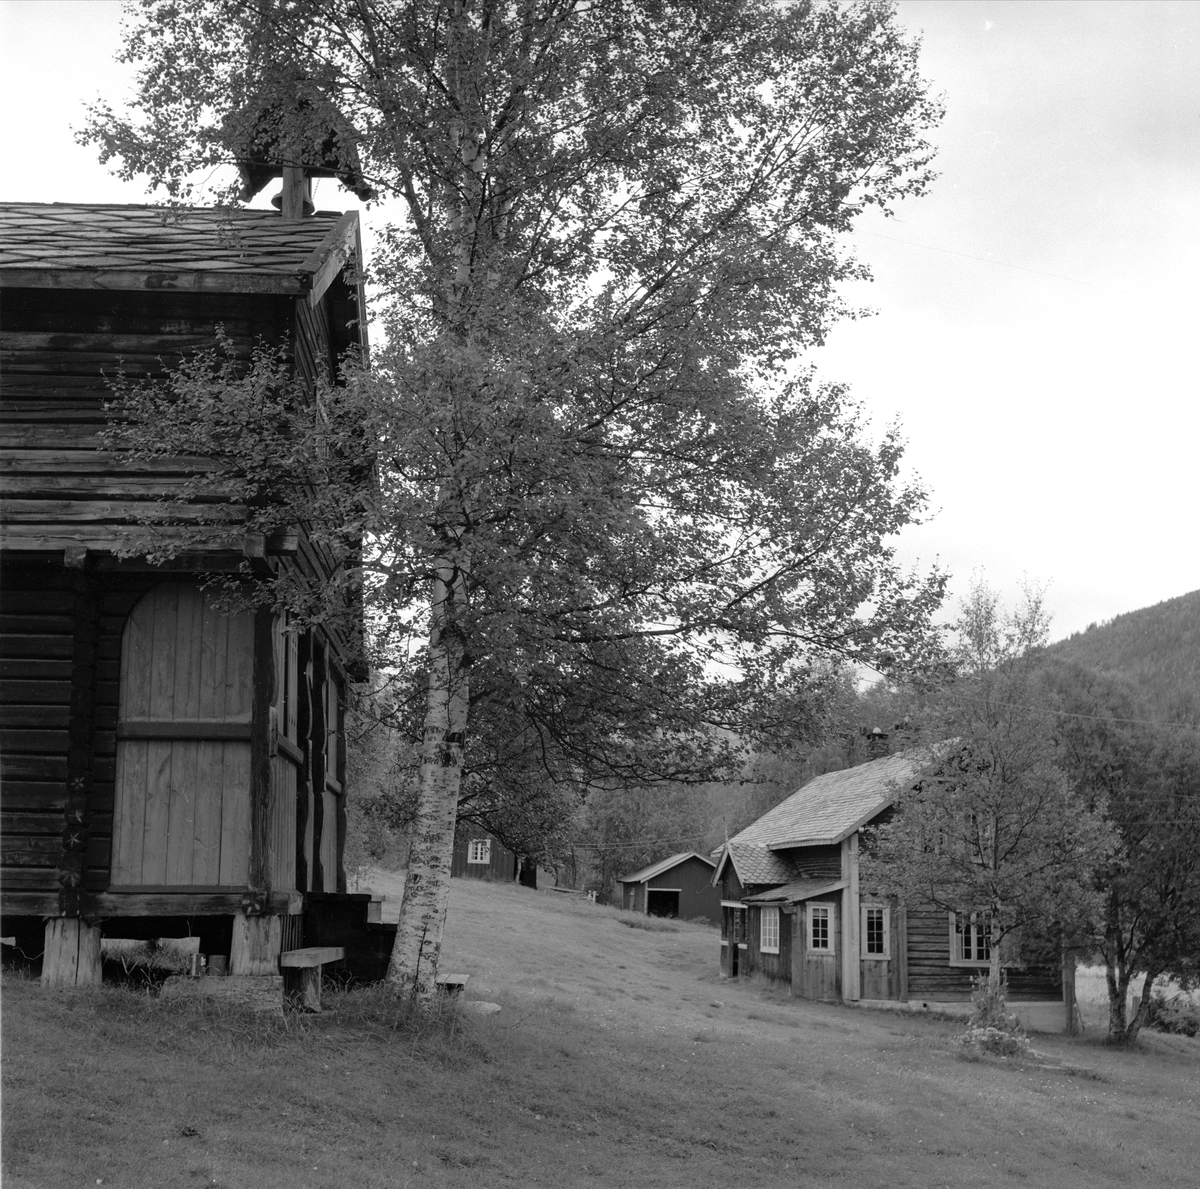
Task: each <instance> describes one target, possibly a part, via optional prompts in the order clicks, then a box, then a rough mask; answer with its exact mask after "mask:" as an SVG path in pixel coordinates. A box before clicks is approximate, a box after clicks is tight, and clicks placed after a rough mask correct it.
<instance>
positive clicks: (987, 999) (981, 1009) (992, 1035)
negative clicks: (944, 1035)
mask: <svg viewBox="0 0 1200 1189" xmlns="http://www.w3.org/2000/svg"><path fill="white" fill-rule="evenodd" d="M1007 992H1008V983H1007V980H1006V979H1005V978H1004V976H1003V974H1002V975H1001V976H1000V982H999V984H998V985H997V986H995V987H993V986H992V985H991V982H990V981H989V979H988V976H987V975H986V974H982V975H980V976H979V978H977V979H976V980H975V989H974V990H973V991H972V992H971V1019H970V1022H969V1023H968V1025H967V1030H966V1032H964V1033H963V1034H962V1036H960V1037H959V1038H958V1040H959V1043H960V1044H962V1045H966V1046H968V1047H970V1048H972V1049H975V1050H976V1051H977V1052H981V1053H990V1054H991V1055H992V1056H995V1057H1020V1056H1022V1055H1023V1054H1025V1053H1027V1052H1028V1051H1029V1040H1028V1038H1027V1037H1026V1036H1025V1030H1024V1029H1023V1028H1022V1027H1021V1022H1020V1021H1019V1020H1018V1019H1017V1017H1016V1016H1014V1015H1013V1014H1012V1013H1011V1012H1009V1010H1008V1003H1007V1001H1006V996H1007Z"/></svg>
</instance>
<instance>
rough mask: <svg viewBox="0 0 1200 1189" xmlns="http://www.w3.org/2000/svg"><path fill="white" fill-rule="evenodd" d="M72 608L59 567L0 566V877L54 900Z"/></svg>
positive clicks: (13, 887)
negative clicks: (1, 795)
mask: <svg viewBox="0 0 1200 1189" xmlns="http://www.w3.org/2000/svg"><path fill="white" fill-rule="evenodd" d="M75 610H76V597H75V592H74V591H73V590H72V588H71V581H70V577H69V575H68V573H67V571H66V570H64V569H61V568H59V569H57V570H54V571H51V570H49V569H48V568H47V567H36V566H20V565H13V564H5V565H4V566H3V568H2V569H0V788H2V791H3V802H2V817H0V825H2V833H0V856H2V868H0V872H2V878H3V887H4V890H5V891H6V892H13V891H23V892H34V891H41V892H44V893H47V894H48V895H51V896H55V897H56V896H57V891H58V886H59V885H58V879H57V875H56V872H57V868H58V863H59V857H60V854H61V851H62V832H63V827H64V822H65V819H64V813H65V811H66V805H67V750H68V742H69V730H70V720H71V697H72V674H73V666H72V656H73V653H74V636H75Z"/></svg>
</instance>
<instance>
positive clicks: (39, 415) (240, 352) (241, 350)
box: [0, 289, 293, 549]
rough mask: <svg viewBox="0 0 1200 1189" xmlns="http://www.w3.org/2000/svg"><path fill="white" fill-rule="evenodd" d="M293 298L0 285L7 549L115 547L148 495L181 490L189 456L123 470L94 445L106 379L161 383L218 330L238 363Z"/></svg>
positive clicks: (201, 512) (1, 508)
mask: <svg viewBox="0 0 1200 1189" xmlns="http://www.w3.org/2000/svg"><path fill="white" fill-rule="evenodd" d="M292 304H293V303H292V300H291V299H288V298H266V297H261V296H256V297H251V296H246V295H233V294H207V293H146V292H105V291H98V290H67V291H64V290H52V289H0V324H2V326H3V329H2V330H0V367H2V368H3V384H2V387H0V460H2V462H3V467H2V469H0V522H2V523H3V540H4V544H5V545H6V546H7V547H8V548H31V549H65V548H67V547H70V546H79V545H84V546H87V547H88V548H91V549H112V548H114V547H115V546H116V545H118V544H120V543H122V542H123V541H125V540H127V538H128V536H129V532H130V529H131V528H133V527H134V526H136V525H137V524H138V517H139V516H140V515H142V514H144V513H145V511H146V509H147V501H149V500H152V499H154V498H155V497H158V496H161V495H164V494H167V495H169V494H173V493H174V492H176V491H178V490H179V489H180V488H181V486H182V484H183V482H184V480H185V478H186V475H187V473H188V471H189V470H193V469H194V468H195V465H196V463H195V460H189V459H184V458H179V459H166V460H158V461H155V462H153V463H146V464H141V463H138V464H133V465H131V466H125V465H120V464H119V463H118V462H117V461H116V460H115V459H114V458H113V457H112V456H111V455H107V454H104V453H102V452H100V451H99V449H98V448H99V445H100V438H99V434H100V431H101V430H102V429H103V428H104V425H105V419H106V413H105V410H104V403H105V401H107V400H111V399H112V396H113V394H112V392H111V391H110V389H109V387H108V383H109V380H110V379H111V378H114V377H116V376H117V375H118V374H120V373H124V374H125V375H126V376H127V377H129V378H130V379H132V380H142V379H151V378H160V377H162V376H163V375H165V373H166V371H167V369H168V368H170V367H172V366H174V365H177V364H178V362H179V361H180V360H181V359H182V358H183V356H184V355H185V354H187V353H189V352H192V351H195V350H197V349H198V348H202V347H210V346H212V344H213V342H214V340H215V336H216V332H217V328H218V326H222V327H223V328H224V332H225V334H226V335H227V336H228V337H229V339H230V342H231V343H232V346H233V352H234V356H235V358H237V359H239V360H249V358H250V354H251V350H252V348H253V346H254V343H255V341H256V340H257V339H258V337H259V336H262V337H263V338H264V339H266V340H267V341H271V342H278V341H281V340H282V339H284V338H285V337H286V336H287V334H288V331H289V329H290V322H291V316H292ZM241 514H242V513H241V511H240V510H239V509H236V508H233V507H230V508H226V509H222V508H220V507H219V506H218V505H215V504H207V505H205V504H186V505H178V506H173V507H172V508H171V509H170V511H169V516H170V519H171V520H174V521H178V522H184V523H194V522H196V521H197V520H202V519H212V518H213V517H214V516H218V517H220V518H222V519H223V520H227V521H230V522H234V521H236V520H238V519H239V518H240V516H241ZM163 531H164V533H165V534H166V535H167V536H170V535H171V532H170V530H169V528H164V530H163ZM216 536H217V537H219V536H220V534H219V533H217V535H216ZM225 536H226V537H228V531H226V533H225ZM214 539H216V538H214Z"/></svg>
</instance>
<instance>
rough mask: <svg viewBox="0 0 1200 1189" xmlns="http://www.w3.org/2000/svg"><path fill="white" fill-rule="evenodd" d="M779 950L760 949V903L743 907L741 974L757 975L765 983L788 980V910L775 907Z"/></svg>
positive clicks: (790, 938) (789, 964) (789, 942)
mask: <svg viewBox="0 0 1200 1189" xmlns="http://www.w3.org/2000/svg"><path fill="white" fill-rule="evenodd" d="M778 911H779V953H777V954H772V953H764V952H763V949H762V913H763V909H762V907H761V906H760V905H757V904H756V905H752V906H751V907H750V908H749V909H747V911H746V924H745V930H746V935H745V938H744V941H745V943H746V948H745V949H744V950H743V951H742V961H744V963H745V965H744V967H743V969H742V970H741V974H742V975H743V976H744V975H747V974H749V975H757V976H759V977H760V978H763V979H765V980H766V981H767V982H769V983H781V984H788V983H790V982H791V981H792V936H791V932H792V930H791V920H790V917H791V912H790V910H788V909H787V908H785V907H781V908H779V910H778Z"/></svg>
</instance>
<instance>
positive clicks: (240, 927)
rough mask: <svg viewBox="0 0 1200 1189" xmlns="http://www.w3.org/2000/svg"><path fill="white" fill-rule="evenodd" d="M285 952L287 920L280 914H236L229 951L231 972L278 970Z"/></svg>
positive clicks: (260, 972) (273, 971) (263, 973)
mask: <svg viewBox="0 0 1200 1189" xmlns="http://www.w3.org/2000/svg"><path fill="white" fill-rule="evenodd" d="M282 952H283V921H282V919H281V918H280V917H277V916H266V915H263V916H247V915H246V914H245V913H241V912H239V913H238V914H237V915H236V916H235V917H234V918H233V944H232V946H231V947H230V954H229V973H230V974H257V975H266V974H278V973H279V955H280V954H281V953H282Z"/></svg>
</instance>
